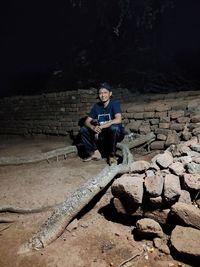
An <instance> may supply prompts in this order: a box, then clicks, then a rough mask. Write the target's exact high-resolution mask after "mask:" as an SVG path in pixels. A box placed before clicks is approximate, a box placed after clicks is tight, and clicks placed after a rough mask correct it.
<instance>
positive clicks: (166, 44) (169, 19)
mask: <svg viewBox="0 0 200 267" xmlns="http://www.w3.org/2000/svg"><path fill="white" fill-rule="evenodd" d="M113 1H114V0H113ZM141 1H142V0H141ZM70 2H71V1H69V0H59V1H55V0H54V1H52V0H49V1H46V0H42V1H41V0H40V1H38V0H35V1H32V0H30V1H27V0H20V1H12V0H11V1H9V0H8V1H5V0H4V1H2V2H1V4H0V57H1V59H0V78H1V86H0V90H1V95H4V94H8V92H9V91H10V94H12V93H16V92H17V90H18V89H19V87H20V84H21V86H22V87H23V86H27V87H28V86H29V85H30V84H31V83H33V87H34V86H36V84H37V81H39V80H40V77H47V76H48V75H49V74H50V73H52V72H53V70H55V69H56V68H58V69H59V68H64V67H66V68H67V69H68V70H69V69H70V66H72V65H73V64H74V62H75V61H76V60H77V59H76V57H77V55H78V54H79V53H82V52H81V51H83V50H84V49H86V50H87V49H90V47H92V45H93V50H94V51H95V49H96V54H97V55H96V60H97V61H98V55H99V57H102V54H101V53H102V51H101V46H100V45H99V46H98V43H100V44H101V45H102V49H103V48H104V49H105V50H106V48H105V47H106V46H105V47H103V45H104V43H106V41H107V40H106V39H107V37H106V36H104V35H103V33H102V32H101V39H100V37H99V39H98V30H99V28H100V26H99V25H98V24H97V19H96V13H97V8H98V1H95V0H94V1H93V3H96V5H95V4H93V6H92V8H93V10H92V9H90V10H88V9H87V8H85V9H84V7H83V8H82V9H78V8H73V7H72V5H71V3H70ZM77 2H78V1H77ZM83 2H84V1H83ZM86 2H87V1H86V0H85V3H86ZM89 2H91V1H89ZM109 2H110V1H109ZM111 2H112V1H111ZM111 2H110V3H111ZM175 2H177V6H176V8H174V9H172V10H171V9H170V10H168V11H167V12H166V13H165V14H164V15H163V17H162V18H161V20H160V21H159V23H160V24H159V25H157V26H156V27H155V33H154V37H152V36H153V35H152V33H151V37H150V39H149V40H151V42H152V40H153V38H154V39H156V41H155V40H154V42H156V44H157V45H158V48H156V50H157V51H158V53H159V54H158V55H157V57H158V59H161V58H164V57H166V66H168V67H169V65H170V64H171V62H172V61H173V64H174V66H175V67H176V66H177V67H180V66H181V67H183V69H185V70H186V72H187V71H188V72H190V74H191V73H194V74H195V75H196V76H197V75H198V74H199V67H200V64H199V59H200V16H199V14H200V13H199V12H200V3H198V2H199V1H194V0H193V1H184V0H183V1H180V0H179V1H175ZM91 5H92V4H91ZM91 5H90V6H91ZM106 15H107V16H108V17H109V16H110V18H111V24H112V23H113V26H114V23H116V22H117V20H118V18H119V14H118V13H117V10H115V11H114V10H113V11H112V10H108V14H105V16H106ZM132 26H133V24H131V23H127V22H126V23H124V24H123V26H122V29H121V31H122V35H121V36H120V37H119V38H118V39H117V38H116V36H114V34H113V32H110V35H113V36H112V37H110V36H109V38H110V39H112V38H113V39H112V40H113V42H116V43H115V45H113V47H114V49H116V50H114V52H113V55H110V54H109V53H111V52H108V57H109V56H110V57H115V54H119V51H120V49H121V51H122V50H123V48H124V47H126V48H127V46H131V44H132V43H133V40H134V38H136V37H137V36H136V35H135V32H134V30H135V29H134V27H132ZM98 27H99V28H98ZM123 27H130V30H129V31H125V30H124V35H123ZM131 27H132V29H131ZM108 32H109V30H108ZM125 32H126V34H125ZM103 38H105V40H103ZM120 38H121V40H120ZM122 39H123V40H122ZM92 42H93V44H92ZM143 42H144V44H143V46H144V48H145V45H147V43H148V37H145V38H144V41H143ZM81 48H82V49H81ZM112 49H113V48H111V47H109V49H108V50H109V51H111V50H112ZM130 50H131V48H130ZM94 51H93V53H94ZM83 53H84V52H83ZM168 54H169V55H170V56H169V55H168ZM103 55H106V52H105V53H104V54H103ZM93 58H94V55H93ZM134 58H136V57H135V55H133V59H134ZM169 58H170V60H169ZM103 60H104V59H102V62H103ZM116 60H117V57H116ZM120 60H121V59H120ZM137 60H138V59H137ZM148 60H149V62H151V58H148V57H146V61H148ZM141 62H143V61H142V60H141ZM147 63H148V62H147ZM120 64H121V65H123V64H126V63H124V62H122V61H119V62H118V64H117V65H119V66H120ZM142 64H143V63H141V65H142ZM115 65H116V64H115ZM147 65H148V64H147ZM123 68H124V65H123ZM45 75H46V76H45ZM36 77H37V78H36ZM91 78H92V77H91ZM23 80H29V82H27V83H24V84H25V85H24V84H23ZM35 81H36V82H35ZM34 83H35V84H34ZM41 84H42V83H41ZM41 86H43V85H41ZM14 90H16V92H14ZM27 90H28V89H27ZM19 92H20V90H19Z"/></svg>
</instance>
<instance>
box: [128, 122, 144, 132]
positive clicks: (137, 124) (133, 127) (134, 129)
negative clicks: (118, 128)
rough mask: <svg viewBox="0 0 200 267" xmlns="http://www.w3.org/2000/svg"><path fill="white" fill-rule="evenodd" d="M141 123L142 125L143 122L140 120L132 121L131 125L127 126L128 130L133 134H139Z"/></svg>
mask: <svg viewBox="0 0 200 267" xmlns="http://www.w3.org/2000/svg"><path fill="white" fill-rule="evenodd" d="M141 123H142V121H141V120H140V121H139V120H138V121H131V122H130V123H128V124H127V125H126V127H127V128H128V129H130V130H131V132H137V131H138V129H139V127H140V125H141Z"/></svg>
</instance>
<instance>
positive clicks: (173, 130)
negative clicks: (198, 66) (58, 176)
mask: <svg viewBox="0 0 200 267" xmlns="http://www.w3.org/2000/svg"><path fill="white" fill-rule="evenodd" d="M113 92H114V98H115V99H117V100H118V101H120V102H121V105H122V111H123V123H124V125H125V129H126V132H127V133H128V134H147V133H149V132H151V131H152V132H154V133H155V134H156V140H155V141H154V142H153V143H151V149H163V148H165V147H168V146H169V145H171V144H172V143H177V142H179V141H180V140H189V139H190V138H191V137H192V136H193V135H199V133H200V95H199V93H200V92H199V91H184V92H176V93H168V94H145V95H139V94H133V93H131V92H130V91H129V90H128V89H124V88H118V89H115V90H113ZM96 97H97V95H96V89H89V90H76V91H66V92H59V93H51V94H43V95H36V96H15V97H7V98H2V99H0V134H23V135H27V134H52V135H67V134H69V132H71V131H73V132H74V134H77V133H78V131H79V128H80V126H79V120H80V119H81V118H83V117H85V116H86V114H87V112H88V111H89V110H90V108H91V106H92V105H93V104H94V103H95V102H96Z"/></svg>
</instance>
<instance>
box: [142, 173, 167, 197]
mask: <svg viewBox="0 0 200 267" xmlns="http://www.w3.org/2000/svg"><path fill="white" fill-rule="evenodd" d="M144 185H145V188H146V192H147V193H148V194H149V195H150V196H151V197H158V196H160V195H161V194H162V191H163V185H164V178H163V175H162V174H156V175H155V176H148V177H146V178H145V181H144Z"/></svg>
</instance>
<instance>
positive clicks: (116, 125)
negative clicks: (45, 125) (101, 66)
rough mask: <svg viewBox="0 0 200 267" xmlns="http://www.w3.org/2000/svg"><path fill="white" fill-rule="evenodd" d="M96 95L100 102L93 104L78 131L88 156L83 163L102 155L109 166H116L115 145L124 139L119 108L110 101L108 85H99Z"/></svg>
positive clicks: (116, 103)
mask: <svg viewBox="0 0 200 267" xmlns="http://www.w3.org/2000/svg"><path fill="white" fill-rule="evenodd" d="M97 93H98V98H99V100H100V101H99V102H98V103H96V104H94V106H93V107H92V109H91V111H90V112H89V114H88V117H87V119H86V120H85V125H84V126H83V127H82V128H81V130H80V135H81V140H82V143H83V144H84V146H85V149H86V152H87V153H88V155H89V157H88V158H86V159H85V160H84V161H89V160H99V159H101V157H102V155H101V153H102V154H104V156H106V157H107V158H108V163H109V164H110V165H111V164H117V158H116V144H117V142H120V141H122V139H123V138H124V134H123V127H122V114H121V108H120V105H119V103H118V102H116V101H114V100H113V99H111V97H112V90H111V87H110V85H109V84H108V83H102V84H100V86H99V88H98V91H97ZM99 150H101V153H100V151H99Z"/></svg>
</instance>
